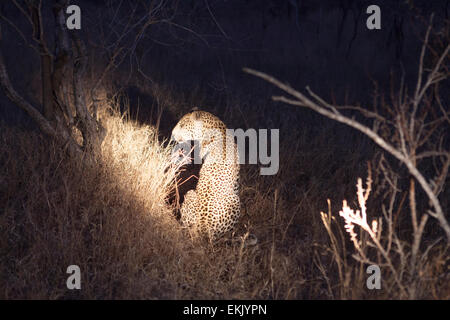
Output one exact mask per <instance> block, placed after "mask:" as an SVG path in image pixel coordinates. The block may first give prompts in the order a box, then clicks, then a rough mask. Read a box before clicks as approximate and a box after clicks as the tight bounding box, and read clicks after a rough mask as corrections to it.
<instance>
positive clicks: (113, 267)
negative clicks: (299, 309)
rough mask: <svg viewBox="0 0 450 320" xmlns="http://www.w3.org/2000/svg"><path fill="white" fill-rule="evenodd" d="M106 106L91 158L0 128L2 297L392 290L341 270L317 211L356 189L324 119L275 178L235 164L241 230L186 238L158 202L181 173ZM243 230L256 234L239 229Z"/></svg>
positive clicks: (289, 153)
mask: <svg viewBox="0 0 450 320" xmlns="http://www.w3.org/2000/svg"><path fill="white" fill-rule="evenodd" d="M101 116H102V121H103V123H104V125H105V127H106V128H107V129H108V135H107V137H106V139H105V141H104V144H103V147H102V154H101V156H100V157H99V160H98V162H97V163H96V164H95V165H90V166H89V165H87V164H85V163H84V162H83V161H74V160H73V159H69V158H67V157H66V156H65V155H64V154H63V153H62V152H60V151H59V150H57V149H56V148H55V147H54V145H53V144H52V143H51V142H49V141H46V140H45V138H43V137H42V136H40V135H37V134H35V133H33V132H29V131H27V132H25V131H21V130H17V129H12V128H6V127H5V126H3V127H2V129H1V131H0V134H1V136H0V137H1V146H0V148H1V152H0V165H1V169H0V205H1V207H2V211H1V212H0V234H1V237H0V259H1V260H0V288H1V290H0V298H2V299H18V298H21V299H22V298H24V299H80V298H81V299H346V298H386V297H393V298H395V297H398V296H397V295H396V293H395V292H388V291H387V290H381V292H373V291H372V292H371V291H369V290H367V289H365V279H366V278H365V275H364V270H363V269H362V267H361V265H360V264H359V263H357V262H356V261H353V260H352V259H351V257H349V258H348V260H347V261H346V265H345V266H346V269H345V272H344V273H345V274H344V275H342V272H341V273H340V272H339V270H338V269H339V268H338V267H339V265H338V264H337V263H336V260H335V257H336V252H333V250H332V249H331V247H330V244H329V239H328V235H327V232H326V230H325V228H324V227H323V225H322V221H321V219H320V214H319V212H320V211H321V210H324V209H325V208H324V206H323V205H326V202H325V200H326V198H327V197H330V196H331V197H332V198H333V199H334V200H338V199H341V198H342V197H343V196H344V194H345V195H346V196H347V195H348V193H347V189H348V190H351V191H353V190H352V189H353V183H354V182H353V181H352V177H353V174H352V173H354V172H353V171H354V170H355V168H357V167H358V162H359V158H357V157H354V158H348V155H346V156H345V159H346V163H343V162H338V161H339V159H340V158H339V155H338V148H337V147H336V146H335V145H334V142H333V141H330V139H329V136H330V135H329V133H330V132H327V131H326V129H324V130H323V131H322V134H320V135H317V136H315V138H314V141H311V139H310V137H308V136H307V135H306V134H302V133H298V132H297V134H298V136H299V138H298V144H297V145H294V146H290V147H286V148H282V154H281V162H282V163H281V168H280V172H279V173H278V175H277V176H275V177H261V176H259V174H258V172H259V169H258V168H257V167H256V166H243V168H242V193H241V197H242V202H243V208H242V211H243V218H242V221H241V223H240V225H239V228H238V230H237V231H236V234H235V240H233V241H229V240H227V239H224V240H223V241H220V242H219V243H217V244H215V245H211V244H208V243H204V242H201V241H200V240H194V239H192V238H191V237H190V235H189V233H188V232H186V230H184V229H183V228H182V227H181V226H180V224H179V223H178V221H177V220H176V219H175V217H174V214H173V209H172V208H171V207H170V206H169V205H168V204H167V203H166V201H165V199H166V197H167V195H168V193H169V191H170V188H171V184H172V181H173V179H174V178H175V172H174V170H171V169H168V164H169V163H170V156H171V149H170V147H169V146H167V145H166V144H165V143H161V142H159V141H158V137H157V132H156V131H155V129H153V128H152V127H150V126H146V125H139V124H137V123H136V122H134V121H133V120H131V119H129V118H128V117H127V116H123V115H120V114H119V113H118V112H116V111H114V109H110V108H109V109H108V108H105V109H104V112H103V113H102V114H101ZM249 121H251V119H249ZM329 130H334V129H333V128H331V129H329ZM299 145H300V146H302V147H303V149H302V152H299V150H298V148H299ZM289 148H291V149H289ZM325 177H326V179H325ZM346 181H348V183H347V182H346ZM339 183H341V184H342V185H341V186H340V188H339V190H334V189H333V187H335V186H336V185H339ZM324 190H325V191H324ZM247 233H252V234H255V235H256V236H257V237H258V245H256V246H250V247H247V246H243V245H242V243H241V242H240V241H238V240H236V239H240V238H242V237H245V235H246V234H247ZM341 240H342V239H341ZM342 241H343V240H342ZM342 243H344V242H342ZM347 245H351V244H350V243H348V244H347ZM344 248H345V246H344V247H342V246H341V244H339V248H338V249H339V250H344ZM339 254H341V252H339ZM436 257H437V258H436V259H435V260H430V261H429V263H428V265H429V268H428V269H427V270H430V273H429V274H428V275H427V276H428V277H431V278H436V275H441V274H442V268H443V267H442V265H440V264H439V263H441V262H442V261H444V260H445V259H444V258H445V257H442V256H441V257H439V256H437V255H436ZM72 264H76V265H78V266H80V268H81V275H82V279H81V286H82V289H81V290H74V291H71V290H68V289H67V288H66V280H67V277H68V274H66V268H67V267H68V266H69V265H72ZM433 268H434V269H433ZM355 279H358V280H355ZM446 292H447V291H446V288H445V283H444V282H441V284H439V283H437V282H433V285H432V286H430V287H428V288H426V290H425V291H424V292H423V296H424V297H427V298H448V295H446Z"/></svg>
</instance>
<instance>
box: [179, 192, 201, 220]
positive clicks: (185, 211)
mask: <svg viewBox="0 0 450 320" xmlns="http://www.w3.org/2000/svg"><path fill="white" fill-rule="evenodd" d="M198 208H199V203H198V197H197V193H196V192H195V190H189V191H188V192H187V193H186V195H185V196H184V201H183V204H182V205H181V209H180V213H181V222H182V224H183V225H184V226H186V227H189V228H190V227H194V226H198V223H199V222H200V212H199V210H198Z"/></svg>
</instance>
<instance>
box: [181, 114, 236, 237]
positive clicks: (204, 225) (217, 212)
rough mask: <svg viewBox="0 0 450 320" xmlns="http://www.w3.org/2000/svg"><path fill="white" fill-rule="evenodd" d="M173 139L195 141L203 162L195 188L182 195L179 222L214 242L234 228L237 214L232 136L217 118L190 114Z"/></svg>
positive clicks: (234, 145) (183, 120)
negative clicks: (197, 143)
mask: <svg viewBox="0 0 450 320" xmlns="http://www.w3.org/2000/svg"><path fill="white" fill-rule="evenodd" d="M172 139H173V140H175V141H177V142H179V143H181V142H186V141H189V140H196V141H198V142H199V146H200V157H201V158H202V161H203V163H202V167H201V169H200V173H199V179H198V183H197V187H196V189H195V190H190V191H188V192H187V193H186V195H185V198H184V202H183V204H182V206H181V209H180V211H181V221H182V223H183V225H185V226H187V227H189V228H192V229H196V230H198V231H200V232H201V233H203V234H206V235H207V236H209V238H210V239H212V240H216V239H218V238H220V237H221V236H223V235H224V234H225V233H226V232H228V231H230V230H232V229H233V227H234V226H235V225H236V223H237V221H238V219H239V215H240V199H239V161H238V160H239V155H238V149H237V146H236V143H235V142H234V137H233V135H231V134H228V133H227V132H226V126H225V124H224V123H223V122H222V121H221V120H220V119H219V118H218V117H216V116H214V115H213V114H211V113H209V112H205V111H193V112H191V113H188V114H186V115H185V116H183V118H181V120H180V121H179V122H178V124H177V125H176V126H175V128H174V129H173V131H172Z"/></svg>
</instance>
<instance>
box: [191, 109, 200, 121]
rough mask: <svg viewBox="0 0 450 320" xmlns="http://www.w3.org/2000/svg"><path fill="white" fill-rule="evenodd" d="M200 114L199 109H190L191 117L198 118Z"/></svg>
mask: <svg viewBox="0 0 450 320" xmlns="http://www.w3.org/2000/svg"><path fill="white" fill-rule="evenodd" d="M200 115H201V113H200V111H198V109H197V110H195V111H192V118H193V119H194V120H200Z"/></svg>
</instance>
